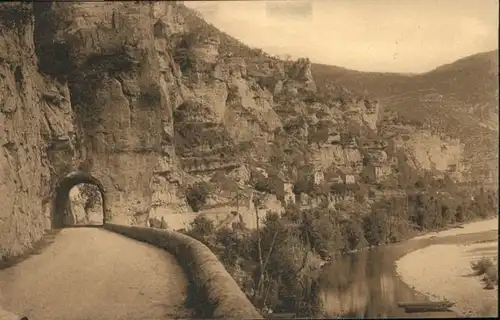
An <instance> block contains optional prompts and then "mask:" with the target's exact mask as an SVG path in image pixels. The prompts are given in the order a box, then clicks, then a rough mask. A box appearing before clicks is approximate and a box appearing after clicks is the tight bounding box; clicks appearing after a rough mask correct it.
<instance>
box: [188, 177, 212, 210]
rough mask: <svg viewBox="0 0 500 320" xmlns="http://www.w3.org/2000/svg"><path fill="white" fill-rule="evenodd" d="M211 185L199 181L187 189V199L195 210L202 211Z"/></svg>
mask: <svg viewBox="0 0 500 320" xmlns="http://www.w3.org/2000/svg"><path fill="white" fill-rule="evenodd" d="M210 190H211V186H210V185H209V184H208V183H206V182H198V183H195V184H194V185H192V186H191V187H189V188H188V189H187V191H186V200H187V203H188V204H189V206H191V208H192V209H193V211H194V212H198V211H200V209H201V208H202V207H203V206H204V205H205V203H206V202H207V199H208V195H209V194H210Z"/></svg>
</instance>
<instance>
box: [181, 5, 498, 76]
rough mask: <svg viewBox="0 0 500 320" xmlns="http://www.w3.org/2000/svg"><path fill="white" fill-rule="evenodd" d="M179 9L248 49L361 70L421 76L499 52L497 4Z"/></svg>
mask: <svg viewBox="0 0 500 320" xmlns="http://www.w3.org/2000/svg"><path fill="white" fill-rule="evenodd" d="M185 4H186V5H187V6H188V7H191V8H194V9H197V10H198V11H200V12H201V13H202V14H203V15H204V18H205V20H207V21H208V22H210V23H212V24H213V25H214V26H216V27H217V28H219V29H221V30H222V31H224V32H226V33H227V34H229V35H231V36H233V37H235V38H237V39H239V40H241V41H242V42H243V43H245V44H247V45H249V46H251V47H256V48H261V49H263V50H264V51H266V52H268V53H270V54H274V55H280V56H284V55H286V54H288V55H290V56H291V58H293V59H297V58H300V57H308V58H309V59H310V60H311V61H313V62H315V63H323V64H329V65H336V66H341V67H345V68H349V69H354V70H360V71H376V72H401V73H421V72H426V71H430V70H432V69H434V68H436V67H438V66H440V65H443V64H446V63H450V62H453V61H455V60H458V59H460V58H463V57H466V56H469V55H472V54H475V53H479V52H484V51H491V50H495V49H498V0H311V1H302V0H288V1H210V2H204V1H197V2H194V1H193V2H189V1H186V2H185Z"/></svg>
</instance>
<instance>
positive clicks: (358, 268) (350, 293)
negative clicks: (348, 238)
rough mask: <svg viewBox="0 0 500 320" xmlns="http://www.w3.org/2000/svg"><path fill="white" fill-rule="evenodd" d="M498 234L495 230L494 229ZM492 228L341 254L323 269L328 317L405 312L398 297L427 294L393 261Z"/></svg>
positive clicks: (411, 298)
mask: <svg viewBox="0 0 500 320" xmlns="http://www.w3.org/2000/svg"><path fill="white" fill-rule="evenodd" d="M494 233H495V234H496V232H494ZM492 235H493V234H492V233H491V232H489V233H482V234H475V235H462V236H455V237H446V238H442V239H434V240H429V239H426V240H419V241H408V242H405V243H400V244H396V245H391V246H383V247H378V248H374V249H372V250H366V251H361V252H357V253H353V254H350V255H347V256H344V257H339V258H337V259H336V260H335V261H333V262H332V263H331V264H329V265H328V266H325V268H324V269H323V270H322V275H321V279H320V286H321V297H322V299H323V305H324V309H325V312H326V313H327V314H328V316H329V317H358V318H359V317H368V318H374V317H377V318H385V317H400V316H404V313H403V311H402V310H401V309H399V308H397V303H398V302H399V301H419V300H420V301H421V300H426V297H425V296H423V295H421V294H418V293H416V292H415V291H414V290H412V289H411V288H409V287H408V286H407V285H406V284H405V283H403V282H402V281H401V280H400V279H399V278H398V277H397V275H396V273H395V266H394V262H395V261H396V260H397V259H399V258H400V257H402V256H403V255H404V254H406V253H409V252H411V251H414V250H417V249H420V248H423V247H426V246H428V245H430V244H438V243H464V242H469V241H477V240H480V239H484V238H488V237H490V238H491V236H492Z"/></svg>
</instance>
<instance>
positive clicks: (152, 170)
mask: <svg viewBox="0 0 500 320" xmlns="http://www.w3.org/2000/svg"><path fill="white" fill-rule="evenodd" d="M0 9H1V12H2V16H1V17H2V18H1V20H0V23H1V24H2V27H1V28H0V29H1V31H0V32H1V34H0V47H1V52H2V53H1V55H2V56H1V57H0V70H1V71H0V72H1V76H0V88H1V90H2V95H1V96H2V98H1V99H2V100H1V105H2V108H1V113H0V123H1V130H2V134H1V147H0V149H1V151H0V152H1V153H2V157H1V160H0V161H1V162H0V163H1V166H0V167H1V168H2V170H1V172H2V177H1V179H0V181H1V191H2V198H4V197H5V199H8V200H7V201H5V202H3V203H2V207H1V211H2V217H1V219H0V230H1V232H0V234H1V236H0V237H1V239H0V254H1V255H2V256H9V255H13V254H17V253H19V252H20V251H22V249H24V248H25V247H27V246H29V245H30V244H31V243H32V242H33V241H34V240H36V239H38V238H40V236H41V235H42V234H43V230H44V229H46V228H50V226H51V225H50V223H51V222H50V220H51V216H52V213H53V212H52V211H53V210H54V208H53V201H54V200H53V199H54V197H55V189H56V186H57V184H58V183H60V182H61V181H62V180H63V179H64V177H65V176H67V175H68V174H70V173H71V172H74V171H81V172H85V173H87V174H88V175H89V176H91V177H92V178H93V179H95V180H96V181H98V182H99V183H100V184H101V185H102V187H103V189H104V190H105V194H106V202H105V210H106V217H105V218H106V219H107V220H112V221H116V222H121V223H135V224H144V223H145V221H146V220H147V217H148V213H149V211H150V208H151V201H152V194H153V193H154V191H155V189H158V187H157V186H155V185H153V183H152V181H156V180H155V179H153V178H154V177H155V176H156V175H161V174H164V173H165V172H168V171H170V170H172V166H173V164H172V162H173V157H174V156H175V154H174V153H173V152H174V149H173V142H172V136H173V122H172V110H173V108H172V105H175V101H174V100H173V97H174V96H175V95H176V93H175V91H176V88H177V86H176V84H175V80H174V75H173V74H174V73H175V68H174V67H173V64H172V61H171V60H169V59H170V57H169V55H168V54H166V55H163V56H162V58H163V60H161V62H162V63H163V67H164V69H163V70H162V69H161V68H160V59H159V57H158V54H157V51H156V49H157V48H159V50H160V51H161V43H162V41H163V42H164V39H162V36H163V37H164V36H166V35H162V34H158V32H156V33H155V31H158V28H155V27H154V26H155V25H157V22H160V23H161V21H162V19H163V18H164V17H160V18H158V17H157V16H156V15H157V12H156V11H155V6H153V4H151V3H145V4H140V5H138V4H136V3H121V4H119V3H109V2H97V3H37V4H35V5H30V4H27V5H24V4H23V5H19V4H5V5H4V4H2V6H1V8H0ZM9 19H12V20H13V21H10V20H9ZM165 65H167V66H168V68H165ZM74 182H75V183H77V182H84V181H77V180H75V181H74ZM67 191H68V190H67Z"/></svg>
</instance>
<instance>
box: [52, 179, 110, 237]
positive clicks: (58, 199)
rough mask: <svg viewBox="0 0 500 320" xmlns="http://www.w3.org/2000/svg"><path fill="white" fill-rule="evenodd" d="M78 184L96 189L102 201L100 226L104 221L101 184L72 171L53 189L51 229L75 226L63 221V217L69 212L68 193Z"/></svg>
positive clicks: (103, 193)
mask: <svg viewBox="0 0 500 320" xmlns="http://www.w3.org/2000/svg"><path fill="white" fill-rule="evenodd" d="M80 184H89V185H93V186H95V187H97V189H98V190H99V193H100V196H101V199H102V223H101V225H102V224H104V222H105V221H106V218H107V217H106V193H105V191H104V187H103V185H102V183H101V182H100V181H99V180H98V179H96V178H95V177H93V176H92V175H90V174H89V173H87V172H84V171H74V172H72V173H70V174H68V175H66V176H65V177H64V178H63V179H61V180H60V181H59V183H58V184H57V186H56V189H55V198H54V205H53V210H52V229H60V228H64V227H70V226H75V225H74V224H68V223H66V221H65V215H66V214H67V213H68V210H70V208H69V205H70V191H71V189H72V188H73V187H75V186H77V185H80Z"/></svg>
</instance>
